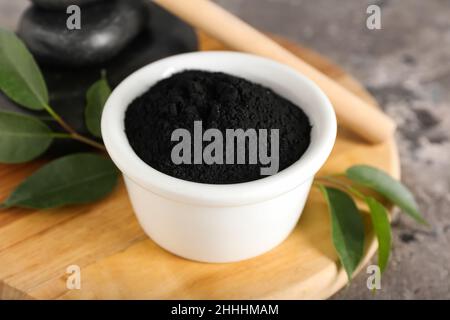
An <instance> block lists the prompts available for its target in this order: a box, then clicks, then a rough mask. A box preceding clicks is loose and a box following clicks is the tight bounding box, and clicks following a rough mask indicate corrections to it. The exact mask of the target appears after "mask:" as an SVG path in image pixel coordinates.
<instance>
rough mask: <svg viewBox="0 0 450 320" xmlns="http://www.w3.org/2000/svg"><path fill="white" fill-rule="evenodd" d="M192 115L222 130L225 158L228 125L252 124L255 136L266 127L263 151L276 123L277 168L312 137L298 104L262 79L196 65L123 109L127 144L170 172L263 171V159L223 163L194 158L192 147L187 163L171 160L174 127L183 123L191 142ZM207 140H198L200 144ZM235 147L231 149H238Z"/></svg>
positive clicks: (187, 176) (198, 178)
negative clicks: (252, 162) (262, 82)
mask: <svg viewBox="0 0 450 320" xmlns="http://www.w3.org/2000/svg"><path fill="white" fill-rule="evenodd" d="M196 121H201V128H202V130H203V131H202V132H203V133H204V132H205V131H206V130H208V129H212V128H214V129H218V130H220V132H221V133H222V134H223V137H224V139H223V145H224V149H223V150H224V155H223V158H224V159H225V157H226V155H225V153H226V149H225V145H226V141H225V137H226V130H227V129H243V130H244V131H246V130H248V129H255V131H256V132H257V133H258V138H261V134H260V131H259V129H266V130H267V132H268V134H267V138H266V139H265V141H267V150H268V152H267V154H268V155H271V154H270V153H271V151H272V152H274V150H276V148H272V147H273V143H272V141H274V140H271V137H272V131H271V129H278V130H279V131H278V140H277V141H278V150H279V152H278V155H279V158H278V172H279V171H281V170H283V169H285V168H287V167H288V166H290V165H291V164H293V163H294V162H296V161H297V160H298V159H300V157H301V156H302V155H303V153H304V152H305V151H306V149H307V148H308V146H309V144H310V141H311V125H310V122H309V119H308V117H307V116H306V115H305V113H304V112H303V111H302V110H301V108H299V106H296V105H295V104H293V103H292V102H290V101H288V100H287V99H285V98H283V97H281V96H280V95H278V94H277V93H275V92H274V91H272V90H271V89H269V88H266V87H264V86H262V85H259V84H256V83H252V82H250V81H247V80H245V79H242V78H239V77H235V76H232V75H229V74H225V73H219V72H214V73H212V72H205V71H197V70H188V71H183V72H180V73H177V74H174V75H172V76H171V77H170V78H167V79H164V80H162V81H160V82H158V83H157V84H155V85H154V86H152V87H151V88H150V89H149V90H148V91H146V92H145V93H144V94H143V95H141V96H140V97H138V98H136V99H135V100H134V101H133V102H132V103H131V104H130V105H129V107H128V109H127V111H126V114H125V132H126V135H127V137H128V141H129V143H130V145H131V147H132V148H133V150H134V151H135V152H136V154H137V155H138V156H139V157H140V158H141V159H142V160H143V161H144V162H146V163H147V164H148V165H150V166H151V167H153V168H154V169H156V170H158V171H160V172H163V173H165V174H167V175H170V176H172V177H176V178H179V179H183V180H188V181H194V182H200V183H210V184H231V183H241V182H248V181H252V180H257V179H261V178H264V177H266V176H265V175H262V174H261V168H262V167H266V166H268V165H263V164H261V163H260V162H259V161H258V163H256V164H251V163H249V162H248V161H247V162H245V163H244V164H238V161H234V163H232V162H228V161H225V160H224V161H223V164H220V163H218V162H215V163H212V164H207V162H206V161H201V162H200V163H198V161H197V162H195V159H194V154H195V152H194V151H192V152H190V153H186V154H187V155H190V159H189V160H191V161H189V163H186V162H183V163H180V164H175V162H176V161H174V160H173V157H172V151H173V149H174V147H175V146H176V145H177V144H179V141H178V140H176V141H172V134H173V132H174V131H175V130H177V129H185V130H184V131H185V132H186V130H187V132H189V133H190V136H191V139H192V140H191V141H192V145H194V140H195V138H194V137H195V135H194V133H195V129H194V127H195V126H194V123H195V122H196ZM196 123H198V122H196ZM197 137H198V135H197ZM274 137H275V135H274ZM211 141H212V139H211V140H210V141H204V140H201V141H200V145H201V146H203V149H202V150H205V149H204V148H205V147H206V146H208V145H209V144H210V143H211ZM249 143H250V139H246V140H245V151H246V153H245V154H246V159H248V158H249ZM192 150H194V147H192ZM258 150H259V149H258ZM234 151H235V153H234V154H235V155H236V154H237V153H238V151H239V150H237V149H235V150H234ZM241 151H242V150H241ZM197 155H198V153H197ZM235 159H236V156H235ZM195 163H197V164H195Z"/></svg>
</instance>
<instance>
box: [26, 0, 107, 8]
mask: <svg viewBox="0 0 450 320" xmlns="http://www.w3.org/2000/svg"><path fill="white" fill-rule="evenodd" d="M31 1H32V2H33V3H34V4H36V5H38V6H40V7H42V8H45V9H51V10H65V9H66V8H67V7H68V6H70V5H72V4H74V5H77V6H80V7H81V6H86V5H88V4H93V3H96V2H101V1H105V0H31ZM106 1H108V0H106Z"/></svg>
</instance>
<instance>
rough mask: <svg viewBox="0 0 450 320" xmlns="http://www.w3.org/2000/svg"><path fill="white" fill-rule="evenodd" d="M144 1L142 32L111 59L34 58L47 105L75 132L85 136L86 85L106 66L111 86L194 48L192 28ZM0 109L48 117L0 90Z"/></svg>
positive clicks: (54, 150)
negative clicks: (65, 61)
mask: <svg viewBox="0 0 450 320" xmlns="http://www.w3.org/2000/svg"><path fill="white" fill-rule="evenodd" d="M144 2H146V4H145V6H146V10H145V11H146V12H147V14H148V16H149V18H148V20H147V21H146V23H144V26H143V31H141V33H140V34H139V35H138V36H137V37H136V38H135V39H134V40H133V41H132V42H131V43H130V44H129V45H128V46H127V47H126V48H125V49H124V50H122V51H121V52H120V53H119V54H118V55H117V56H116V57H115V58H114V59H112V60H110V61H108V62H106V63H103V64H99V65H96V66H91V67H84V68H81V67H78V68H74V67H62V66H52V65H48V64H46V63H45V61H42V60H40V59H39V58H38V64H39V66H40V67H41V70H42V72H43V74H44V78H45V80H46V82H47V85H48V88H49V93H50V105H51V106H52V107H53V108H54V109H56V111H57V112H58V113H60V114H61V115H62V116H63V118H64V119H65V120H67V122H68V123H69V124H70V125H71V126H73V127H74V128H75V129H77V130H78V131H79V132H81V133H84V134H85V135H89V134H88V132H87V129H86V127H85V125H84V107H85V103H86V102H85V94H86V90H87V89H88V88H89V86H90V85H91V84H92V83H94V82H95V81H96V80H98V79H99V77H100V72H101V70H102V69H106V71H107V77H108V80H109V82H110V84H111V85H112V87H115V86H116V85H117V84H118V83H119V82H121V81H122V80H123V79H124V78H125V77H127V76H128V75H129V74H131V73H132V72H134V71H136V70H137V69H139V68H140V67H142V66H144V65H146V64H148V63H151V62H153V61H155V60H159V59H162V58H165V57H167V56H171V55H174V54H178V53H184V52H190V51H195V50H197V48H198V44H197V37H196V34H195V32H194V30H193V29H192V28H191V27H189V26H188V25H186V24H185V23H184V22H182V21H181V20H179V19H178V18H176V17H174V16H173V15H171V14H170V13H168V12H166V11H164V10H162V9H161V8H159V7H158V6H157V5H155V4H152V3H150V2H147V1H146V0H144ZM0 110H8V111H13V112H19V113H25V114H33V115H38V116H39V117H41V118H42V119H47V120H48V115H47V114H46V113H45V112H32V111H29V110H27V109H25V108H21V107H19V106H18V105H16V104H15V103H13V102H12V101H11V100H9V99H7V98H6V97H5V96H4V95H3V94H2V93H1V92H0ZM47 123H48V124H49V125H50V126H51V127H52V128H53V129H54V130H60V128H59V127H58V126H57V125H56V124H55V123H54V122H53V121H48V122H47ZM83 148H86V147H85V145H82V144H80V143H78V142H76V141H72V140H60V139H57V140H56V141H55V142H54V143H53V145H52V147H51V149H50V152H49V153H50V154H52V155H53V154H66V153H70V152H74V151H78V150H82V149H83Z"/></svg>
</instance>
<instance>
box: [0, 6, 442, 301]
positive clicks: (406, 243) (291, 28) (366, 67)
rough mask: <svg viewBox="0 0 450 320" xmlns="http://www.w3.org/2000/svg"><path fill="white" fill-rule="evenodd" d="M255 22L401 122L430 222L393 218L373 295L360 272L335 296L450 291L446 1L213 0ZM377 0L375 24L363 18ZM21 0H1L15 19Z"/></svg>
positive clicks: (412, 182)
mask: <svg viewBox="0 0 450 320" xmlns="http://www.w3.org/2000/svg"><path fill="white" fill-rule="evenodd" d="M217 2H219V3H220V4H222V5H223V6H224V7H226V8H227V9H229V10H231V11H232V12H234V13H236V14H237V15H239V16H241V17H242V18H244V19H245V20H246V21H248V22H250V23H251V24H253V25H255V26H256V27H258V28H260V29H262V30H266V31H269V32H273V33H277V34H280V35H283V36H285V37H288V38H290V39H292V40H294V41H297V42H299V43H302V44H303V45H306V46H309V47H311V48H313V49H315V50H317V51H318V52H320V53H322V54H323V55H325V56H327V57H328V58H330V59H331V60H333V61H335V62H336V63H338V64H339V65H341V66H342V67H343V68H344V69H346V70H347V71H349V72H350V73H351V74H353V75H354V76H355V77H356V78H357V79H359V80H360V81H361V82H362V83H363V84H364V85H365V86H366V87H367V88H368V89H369V90H370V91H371V92H372V94H373V95H374V96H375V97H376V98H377V100H378V101H379V103H380V104H381V106H382V107H383V108H384V110H385V111H386V112H387V113H388V114H389V115H390V116H391V117H392V118H394V119H395V121H396V122H397V124H398V126H399V130H398V133H397V141H398V144H399V148H400V153H401V164H402V173H403V181H404V183H405V184H406V185H407V186H408V187H409V188H410V189H412V190H413V191H414V193H415V194H416V195H417V198H418V201H419V205H420V208H421V209H422V211H423V213H424V215H425V216H426V218H427V219H428V221H429V222H430V224H431V228H430V229H424V228H420V227H418V226H417V225H416V224H415V223H413V222H411V220H410V219H408V218H407V217H404V216H402V215H400V216H398V217H397V218H396V219H395V221H394V224H393V225H394V248H393V255H392V258H391V264H390V266H389V268H388V270H387V271H386V274H385V275H384V277H383V280H382V290H381V291H379V292H378V293H377V294H376V295H373V294H372V293H371V292H369V290H368V289H367V288H366V275H365V274H364V273H362V274H360V275H359V276H358V277H357V278H356V279H355V280H354V281H353V282H352V284H351V285H350V286H349V287H347V288H345V289H343V290H342V291H341V292H339V293H338V294H336V295H335V296H334V298H335V299H391V298H399V299H431V298H434V299H443V298H446V299H450V193H449V190H450V1H449V0H427V1H423V0H395V1H394V0H380V1H375V0H372V1H369V0H335V1H330V0H314V1H307V0H217ZM370 4H378V5H380V6H381V8H382V30H375V31H370V30H368V29H366V27H365V19H366V17H367V15H366V9H367V6H368V5H370ZM26 5H27V1H25V0H15V1H11V0H0V25H1V26H2V27H7V28H11V29H13V28H14V27H15V25H16V22H17V19H18V16H19V15H20V12H21V10H22V8H24V7H25V6H26Z"/></svg>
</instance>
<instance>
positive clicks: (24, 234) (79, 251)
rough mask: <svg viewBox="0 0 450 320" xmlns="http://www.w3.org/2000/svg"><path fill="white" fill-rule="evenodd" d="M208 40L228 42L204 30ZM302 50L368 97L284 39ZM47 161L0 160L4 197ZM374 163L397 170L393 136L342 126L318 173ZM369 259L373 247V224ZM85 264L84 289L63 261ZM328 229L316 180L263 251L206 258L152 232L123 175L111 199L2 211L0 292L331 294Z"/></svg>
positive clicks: (341, 277)
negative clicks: (294, 222)
mask: <svg viewBox="0 0 450 320" xmlns="http://www.w3.org/2000/svg"><path fill="white" fill-rule="evenodd" d="M200 38H201V49H202V50H215V49H224V48H223V47H222V46H221V45H220V44H219V43H217V42H215V41H213V40H211V39H208V38H207V37H206V36H204V35H200ZM278 40H279V41H280V42H281V43H282V44H283V45H285V46H286V47H287V48H289V49H290V50H292V51H293V52H295V53H296V54H297V55H299V56H300V57H302V58H303V59H305V60H306V61H308V62H309V63H310V64H312V65H314V66H316V67H317V68H318V69H320V70H321V71H323V72H324V73H326V74H327V75H329V76H330V77H332V78H334V79H336V80H337V81H338V82H340V83H341V84H343V85H344V86H346V87H347V88H349V89H350V90H352V91H354V92H355V93H357V94H358V95H359V96H361V97H363V98H364V99H365V100H367V101H369V102H371V103H372V104H374V106H375V102H374V100H373V99H372V97H371V96H370V95H369V94H368V93H367V92H366V91H365V90H364V89H363V88H362V87H361V86H360V85H359V84H358V83H357V82H356V81H355V80H354V79H353V78H352V77H350V76H349V75H348V74H346V73H345V72H343V71H342V70H341V69H339V68H338V67H336V66H335V65H333V64H332V63H330V62H328V61H327V60H326V59H324V58H322V57H321V56H319V55H318V54H316V53H314V52H312V51H310V50H307V49H305V48H301V47H299V46H296V45H294V44H292V43H289V42H287V41H285V40H282V39H278ZM42 163H43V161H36V162H33V163H31V164H24V165H0V199H3V198H5V197H6V196H7V194H8V193H9V192H10V191H11V190H12V189H13V188H14V186H15V185H17V184H18V183H19V182H20V181H21V180H22V179H23V178H25V177H27V176H28V175H29V174H30V173H31V172H33V171H34V170H36V169H37V168H38V167H39V166H40V165H42ZM359 163H364V164H370V165H374V166H377V167H379V168H381V169H384V170H386V171H388V172H390V173H391V174H392V175H393V176H394V177H397V178H398V177H399V161H398V153H397V150H396V145H395V143H394V141H389V142H387V143H385V144H383V145H377V146H371V145H368V144H366V143H364V142H363V141H362V140H360V139H359V138H357V137H355V136H354V135H352V134H350V133H349V132H347V131H345V130H342V129H341V128H339V132H338V139H337V143H336V146H335V148H334V150H333V153H332V155H331V157H330V159H329V161H328V162H327V163H326V165H325V166H324V168H323V169H322V170H321V172H320V174H327V173H336V172H341V171H343V170H345V169H346V168H347V167H349V166H351V165H353V164H359ZM368 234H369V237H368V241H367V243H366V254H365V258H364V263H363V264H366V263H367V261H368V260H369V258H370V257H371V256H372V255H373V254H374V252H375V250H376V241H375V240H374V237H373V233H372V232H371V231H370V230H368ZM69 265H78V266H79V267H80V268H81V289H80V290H68V289H67V288H66V279H67V277H68V275H67V274H66V268H67V267H68V266H69ZM346 280H347V279H346V276H345V273H344V270H343V269H342V267H341V266H340V265H339V263H338V258H337V256H336V253H335V251H334V249H333V246H332V243H331V236H330V223H329V215H328V212H327V207H326V204H325V202H324V200H323V199H322V197H321V196H320V194H319V193H318V191H317V190H312V192H311V194H310V196H309V198H308V202H307V205H306V208H305V211H304V213H303V215H302V218H301V219H300V222H299V224H298V226H297V227H296V229H295V231H294V232H293V233H292V235H291V236H290V237H289V238H288V239H287V240H286V241H285V242H284V243H283V244H281V245H280V246H278V247H277V248H275V249H273V250H272V251H270V252H269V253H266V254H264V255H262V256H260V257H257V258H254V259H251V260H248V261H244V262H239V263H232V264H203V263H197V262H192V261H188V260H184V259H182V258H179V257H176V256H174V255H172V254H170V253H168V252H166V251H164V250H163V249H161V248H159V247H158V246H157V245H156V244H155V243H153V242H152V241H151V240H150V239H148V238H147V237H146V236H145V234H144V233H143V231H142V229H141V228H140V226H139V225H138V223H137V221H136V219H135V216H134V214H133V211H132V209H131V206H130V203H129V201H128V198H127V195H126V191H125V188H124V185H123V183H120V186H119V187H118V188H117V190H116V191H115V192H114V194H113V195H111V196H110V197H108V198H107V199H105V200H103V201H101V202H98V203H95V204H92V205H85V206H75V207H70V208H67V209H56V210H46V211H30V210H22V209H12V210H7V211H0V298H22V299H23V298H37V299H79V298H85V299H106V298H114V299H133V298H138V299H155V298H157V299H205V298H207V299H276V298H281V299H302V298H327V297H329V296H331V295H332V294H333V293H335V292H336V291H337V290H339V289H340V288H341V287H343V286H344V285H345V284H346Z"/></svg>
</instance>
